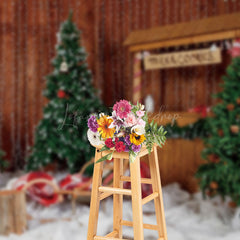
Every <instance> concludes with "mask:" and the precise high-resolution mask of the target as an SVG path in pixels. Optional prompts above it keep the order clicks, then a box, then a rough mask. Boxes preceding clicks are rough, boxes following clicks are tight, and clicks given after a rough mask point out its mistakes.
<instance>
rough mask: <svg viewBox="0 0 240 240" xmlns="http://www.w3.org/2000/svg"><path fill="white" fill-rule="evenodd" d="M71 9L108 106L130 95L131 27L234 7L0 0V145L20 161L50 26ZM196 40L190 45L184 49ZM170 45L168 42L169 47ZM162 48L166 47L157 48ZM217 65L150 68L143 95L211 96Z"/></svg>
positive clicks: (161, 1) (35, 112) (190, 101)
mask: <svg viewBox="0 0 240 240" xmlns="http://www.w3.org/2000/svg"><path fill="white" fill-rule="evenodd" d="M69 9H73V10H74V20H75V22H76V24H77V26H78V27H79V28H80V29H81V30H82V37H83V40H82V42H83V44H84V46H85V47H86V49H87V51H88V53H89V58H88V62H89V66H90V68H91V70H92V71H93V74H94V84H95V86H96V87H97V88H98V89H100V90H101V97H102V99H103V100H104V102H105V103H106V105H108V106H110V105H112V104H113V102H114V101H116V100H119V99H120V98H128V99H131V79H132V73H131V70H132V60H131V56H130V55H129V53H128V52H127V51H126V49H125V48H123V46H122V43H123V41H124V39H125V38H126V37H127V36H128V34H129V33H130V32H131V31H133V30H136V29H145V28H149V27H153V26H161V25H165V24H171V23H177V22H183V21H190V20H192V19H200V18H205V17H208V16H213V15H219V14H224V13H231V12H236V11H239V10H240V2H239V1H234V0H228V1H227V0H208V1H205V0H178V1H174V0H151V1H147V0H41V1H38V0H8V1H5V0H4V1H0V73H1V74H0V148H3V149H4V150H5V151H7V157H8V159H9V160H10V161H11V162H12V165H13V166H14V167H16V168H18V167H22V165H23V159H24V157H25V155H26V153H27V149H28V148H29V147H30V146H31V145H32V143H33V137H34V128H35V126H36V124H37V123H38V121H39V119H41V117H42V107H43V106H44V104H45V103H46V99H44V98H43V97H42V90H43V89H44V87H45V80H44V76H46V75H47V74H48V73H49V72H51V70H52V67H51V65H50V61H51V59H52V58H53V57H54V55H55V48H54V46H55V44H56V32H57V31H58V29H59V25H60V23H61V22H62V21H63V20H64V19H66V18H67V15H68V12H69ZM197 47H198V46H193V47H192V49H194V48H197ZM174 50H176V49H174ZM164 51H167V49H166V50H163V52H164ZM224 56H225V57H224V61H225V62H224V63H223V65H222V66H220V67H216V66H207V67H198V68H180V69H175V70H163V71H150V72H148V73H146V74H144V75H143V86H144V88H143V96H146V95H147V94H152V95H153V96H154V99H155V103H156V109H158V108H159V107H160V106H161V105H162V104H164V105H166V106H167V109H168V110H179V111H181V110H186V109H188V108H189V107H192V106H195V105H200V104H207V105H211V104H212V103H213V102H212V100H211V98H210V94H211V93H212V92H214V91H216V90H217V82H218V81H219V79H220V75H221V74H222V73H223V72H224V66H225V65H226V63H227V62H228V60H229V59H228V57H227V55H226V53H225V55H224Z"/></svg>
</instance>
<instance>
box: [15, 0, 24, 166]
mask: <svg viewBox="0 0 240 240" xmlns="http://www.w3.org/2000/svg"><path fill="white" fill-rule="evenodd" d="M21 12H22V6H21V4H20V3H18V4H17V31H18V34H19V33H20V29H21ZM17 36H18V35H17ZM21 39H22V38H21V35H20V34H19V36H18V39H16V56H17V64H18V65H17V67H18V69H20V66H21V65H20V64H21V62H22V59H21V55H20V52H19V51H20V43H21V42H22V41H21ZM17 79H18V81H17V89H20V86H21V84H22V83H21V81H22V78H21V77H20V75H19V73H18V71H17ZM21 100H22V91H18V94H17V103H18V104H17V112H18V114H17V137H16V139H17V140H16V161H17V162H19V161H20V160H19V158H20V157H21V156H22V148H21V123H22V121H21V112H22V108H23V107H22V106H21Z"/></svg>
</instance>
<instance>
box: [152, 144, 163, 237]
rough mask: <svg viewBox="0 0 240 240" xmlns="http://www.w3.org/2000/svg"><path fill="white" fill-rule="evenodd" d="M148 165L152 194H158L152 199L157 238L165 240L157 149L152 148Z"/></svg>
mask: <svg viewBox="0 0 240 240" xmlns="http://www.w3.org/2000/svg"><path fill="white" fill-rule="evenodd" d="M149 165H150V172H151V178H152V188H153V192H158V193H159V196H158V197H157V198H155V199H154V204H155V211H156V218H157V224H158V226H159V230H158V236H159V238H164V240H167V229H166V222H165V216H164V206H163V197H162V187H161V178H160V172H159V164H158V156H157V147H154V148H153V151H152V152H151V154H150V155H149Z"/></svg>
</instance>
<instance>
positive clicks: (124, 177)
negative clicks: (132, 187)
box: [121, 176, 152, 184]
mask: <svg viewBox="0 0 240 240" xmlns="http://www.w3.org/2000/svg"><path fill="white" fill-rule="evenodd" d="M121 181H124V182H131V178H130V177H128V176H121ZM141 183H145V184H152V179H151V178H141Z"/></svg>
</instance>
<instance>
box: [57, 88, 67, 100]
mask: <svg viewBox="0 0 240 240" xmlns="http://www.w3.org/2000/svg"><path fill="white" fill-rule="evenodd" d="M57 96H58V97H59V98H65V97H66V96H67V94H66V93H65V92H64V91H63V90H61V89H60V90H58V92H57Z"/></svg>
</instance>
